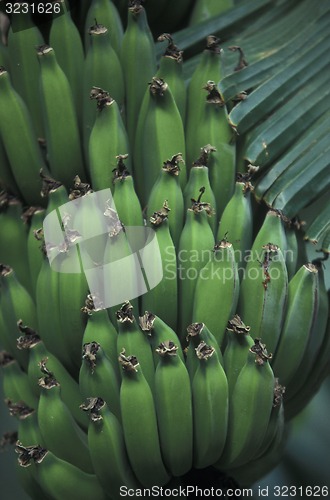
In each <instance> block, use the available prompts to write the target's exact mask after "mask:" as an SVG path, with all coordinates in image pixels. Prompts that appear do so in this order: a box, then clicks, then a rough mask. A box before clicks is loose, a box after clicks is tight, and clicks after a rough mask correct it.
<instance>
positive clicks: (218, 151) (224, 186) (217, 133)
mask: <svg viewBox="0 0 330 500" xmlns="http://www.w3.org/2000/svg"><path fill="white" fill-rule="evenodd" d="M204 90H206V91H207V96H206V99H205V98H204V99H205V100H204V105H203V107H202V108H201V110H200V114H199V117H198V120H197V123H198V127H196V126H195V127H194V135H193V136H192V137H190V138H189V137H188V135H187V150H188V148H190V153H191V154H192V153H194V155H196V156H195V157H197V155H198V153H199V148H200V145H201V144H212V149H211V152H212V155H210V156H209V158H208V164H207V166H208V169H209V177H210V184H211V188H212V190H213V192H214V194H215V197H216V202H217V205H216V211H217V215H218V217H221V215H222V213H223V211H224V208H225V206H226V205H227V203H228V202H229V200H230V198H231V197H232V195H233V193H234V184H235V177H236V159H235V157H236V146H235V144H234V142H233V131H232V130H231V127H230V125H229V123H228V118H227V109H226V107H225V103H224V102H223V100H222V97H221V95H220V92H219V90H218V88H217V85H216V83H215V81H213V80H208V81H207V82H206V84H205V85H204V86H203V87H202V89H201V90H200V92H203V91H204ZM188 160H189V159H188Z"/></svg>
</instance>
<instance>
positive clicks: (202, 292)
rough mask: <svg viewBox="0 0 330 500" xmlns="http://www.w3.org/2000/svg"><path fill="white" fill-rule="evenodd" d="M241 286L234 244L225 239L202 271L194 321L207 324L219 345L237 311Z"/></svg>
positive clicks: (197, 284) (197, 289) (196, 297)
mask: <svg viewBox="0 0 330 500" xmlns="http://www.w3.org/2000/svg"><path fill="white" fill-rule="evenodd" d="M239 288H240V285H239V277H238V270H237V263H236V261H235V255H234V251H233V246H232V244H231V243H229V242H228V241H227V240H222V241H220V242H219V243H216V245H215V246H214V248H213V251H211V252H210V257H209V260H208V262H207V263H206V264H205V266H204V267H203V268H202V269H201V270H200V273H199V276H198V279H197V283H196V288H195V293H194V303H193V314H192V320H193V321H197V320H199V321H202V322H204V323H206V324H207V326H208V328H209V329H210V330H211V332H212V333H213V335H214V336H215V338H216V339H217V342H218V344H219V346H220V347H221V346H222V345H223V342H224V338H225V332H226V327H227V324H228V321H229V319H230V318H232V316H233V314H234V313H235V311H236V307H237V303H238V297H239ZM220 305H221V306H220Z"/></svg>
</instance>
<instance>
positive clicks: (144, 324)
mask: <svg viewBox="0 0 330 500" xmlns="http://www.w3.org/2000/svg"><path fill="white" fill-rule="evenodd" d="M139 324H140V328H141V330H142V331H143V332H144V333H145V334H146V335H147V336H148V340H149V341H150V345H151V350H152V354H153V358H154V364H155V366H157V364H158V362H159V355H158V354H157V353H156V349H157V347H158V346H159V345H160V344H162V343H163V342H166V341H170V342H173V344H175V345H176V346H177V350H176V354H177V355H178V356H179V357H180V358H181V361H183V362H184V361H185V358H184V354H183V351H182V347H181V344H180V341H179V338H178V336H177V334H176V333H175V331H174V330H172V328H171V327H170V326H169V325H168V324H167V323H165V321H163V320H162V319H161V318H160V317H159V316H157V315H156V314H153V313H152V312H150V311H145V313H144V315H143V316H140V318H139Z"/></svg>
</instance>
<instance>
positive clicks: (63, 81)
mask: <svg viewBox="0 0 330 500" xmlns="http://www.w3.org/2000/svg"><path fill="white" fill-rule="evenodd" d="M37 56H38V61H39V63H40V71H39V74H40V92H41V101H42V109H43V119H44V127H45V139H46V144H47V159H48V162H49V167H50V171H51V173H52V175H53V176H54V177H55V178H56V179H58V180H60V181H61V182H63V184H65V186H66V187H67V188H69V187H70V186H71V185H72V181H73V178H74V177H75V175H79V177H81V178H82V179H85V172H84V163H83V155H82V148H81V144H80V136H79V128H78V119H77V114H76V109H75V104H74V98H73V93H72V90H71V87H70V83H69V81H68V78H67V76H66V75H65V73H64V71H63V70H62V68H61V66H60V65H59V63H58V62H57V58H56V55H55V50H54V49H53V48H52V47H50V46H48V45H42V46H41V47H40V46H39V47H38V48H37ZM59 116H63V119H64V122H63V123H62V122H61V121H60V120H59V119H58V117H59Z"/></svg>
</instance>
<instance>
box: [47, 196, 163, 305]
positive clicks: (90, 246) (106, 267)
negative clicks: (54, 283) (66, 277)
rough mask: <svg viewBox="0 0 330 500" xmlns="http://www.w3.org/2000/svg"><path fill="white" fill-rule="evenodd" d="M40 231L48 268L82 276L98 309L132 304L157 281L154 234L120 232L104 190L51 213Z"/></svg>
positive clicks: (138, 229)
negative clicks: (128, 301) (42, 232)
mask: <svg viewBox="0 0 330 500" xmlns="http://www.w3.org/2000/svg"><path fill="white" fill-rule="evenodd" d="M87 219H88V220H87ZM43 231H44V238H45V248H46V252H47V257H48V260H49V262H50V265H51V268H52V269H53V270H54V271H57V272H60V273H84V274H85V276H86V279H87V282H88V286H89V290H90V294H91V296H92V297H93V298H94V305H95V307H97V308H98V309H99V308H104V309H105V308H108V307H112V306H115V305H118V304H121V303H123V302H125V301H127V300H132V299H135V298H137V297H139V296H140V295H143V294H145V293H147V292H148V291H149V290H151V289H152V288H154V287H156V286H157V285H158V283H159V282H160V281H161V280H162V278H163V268H162V260H161V253H160V249H159V245H158V241H157V237H156V232H155V231H154V230H153V229H151V228H147V227H141V226H136V227H135V226H134V227H125V228H123V226H122V224H121V223H120V221H119V218H118V214H117V211H116V207H115V204H114V201H113V198H112V194H111V191H110V189H104V190H101V191H97V192H92V193H89V194H88V195H86V196H84V197H81V198H78V199H76V200H72V201H69V202H68V203H65V204H64V205H61V206H60V207H59V208H58V209H56V210H53V211H52V212H51V213H50V214H48V215H47V216H46V217H45V220H44V223H43Z"/></svg>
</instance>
